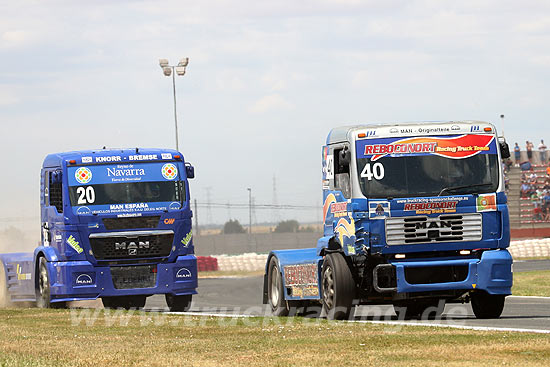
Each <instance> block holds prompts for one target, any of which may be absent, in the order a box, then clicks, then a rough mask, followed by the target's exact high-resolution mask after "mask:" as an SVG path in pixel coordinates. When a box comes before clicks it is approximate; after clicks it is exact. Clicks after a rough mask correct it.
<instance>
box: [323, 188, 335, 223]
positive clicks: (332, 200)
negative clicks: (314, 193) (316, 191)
mask: <svg viewBox="0 0 550 367" xmlns="http://www.w3.org/2000/svg"><path fill="white" fill-rule="evenodd" d="M335 202H336V197H335V196H334V194H333V193H330V194H328V195H327V197H326V198H325V203H324V204H323V223H324V222H326V220H327V214H328V211H329V209H330V206H331V205H332V203H335Z"/></svg>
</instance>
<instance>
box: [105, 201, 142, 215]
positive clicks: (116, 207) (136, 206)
mask: <svg viewBox="0 0 550 367" xmlns="http://www.w3.org/2000/svg"><path fill="white" fill-rule="evenodd" d="M147 208H149V204H147V203H133V204H111V205H109V209H110V210H121V209H125V210H135V209H147ZM127 216H129V217H135V214H128V215H127Z"/></svg>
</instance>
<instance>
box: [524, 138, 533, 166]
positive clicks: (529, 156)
mask: <svg viewBox="0 0 550 367" xmlns="http://www.w3.org/2000/svg"><path fill="white" fill-rule="evenodd" d="M525 149H527V159H528V160H529V163H531V162H532V160H533V143H531V142H530V141H529V140H526V141H525Z"/></svg>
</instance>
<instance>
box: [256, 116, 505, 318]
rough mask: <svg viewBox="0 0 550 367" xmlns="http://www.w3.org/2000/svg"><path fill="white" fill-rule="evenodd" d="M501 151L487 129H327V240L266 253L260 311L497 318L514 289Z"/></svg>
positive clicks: (464, 125) (480, 125)
mask: <svg viewBox="0 0 550 367" xmlns="http://www.w3.org/2000/svg"><path fill="white" fill-rule="evenodd" d="M509 155H510V154H509V149H508V145H507V144H506V142H505V141H504V139H501V140H499V138H498V136H497V132H496V130H495V127H494V126H493V125H491V124H489V123H485V122H478V121H462V122H444V123H408V124H388V125H362V126H349V127H341V128H336V129H333V130H332V131H331V132H330V134H329V136H328V138H327V141H326V145H325V146H324V147H323V156H322V162H323V176H322V177H323V179H322V185H323V219H324V221H323V222H324V235H323V237H321V238H320V239H319V241H318V243H317V247H316V248H311V249H298V250H281V251H272V252H271V253H270V254H269V256H268V259H267V264H266V272H265V277H264V292H263V301H264V303H267V304H269V305H270V306H271V310H272V311H273V313H274V314H275V315H288V314H289V313H291V312H292V313H294V312H304V310H308V308H310V309H313V308H314V307H315V308H317V310H319V309H321V306H322V309H321V310H322V312H323V313H324V314H326V315H327V317H329V318H333V319H345V318H349V317H351V315H352V314H353V311H354V309H355V306H356V305H369V304H392V305H393V306H394V309H395V312H396V313H397V314H398V315H399V316H400V317H401V316H402V317H403V318H418V317H425V316H426V315H427V314H432V313H433V312H435V313H436V314H437V315H439V314H441V312H442V311H443V306H444V305H445V303H453V302H471V305H472V308H473V312H474V314H475V315H476V317H478V318H498V317H500V315H501V313H502V310H503V307H504V302H505V297H506V296H507V295H510V294H511V287H512V257H511V256H510V253H509V252H508V251H507V249H506V248H507V247H508V246H509V243H510V225H509V218H508V208H507V204H506V203H507V199H506V195H505V193H504V182H503V172H502V165H501V159H504V158H508V157H509ZM292 310H294V311H292ZM300 310H301V311H300ZM430 316H433V315H430Z"/></svg>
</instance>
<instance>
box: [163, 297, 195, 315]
mask: <svg viewBox="0 0 550 367" xmlns="http://www.w3.org/2000/svg"><path fill="white" fill-rule="evenodd" d="M164 298H165V299H166V305H168V308H169V309H170V311H172V312H187V311H189V309H190V308H191V301H192V300H193V295H191V294H186V295H183V296H174V295H173V294H170V293H166V294H165V295H164Z"/></svg>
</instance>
